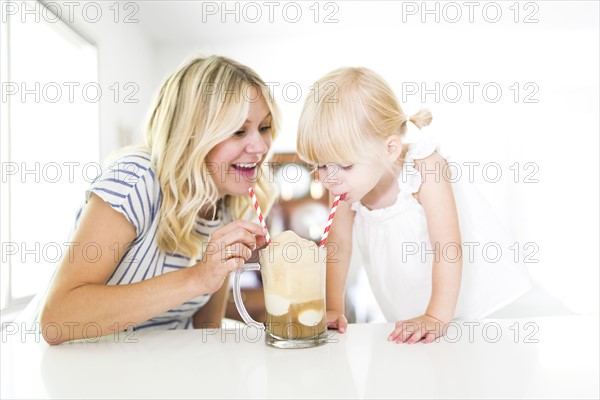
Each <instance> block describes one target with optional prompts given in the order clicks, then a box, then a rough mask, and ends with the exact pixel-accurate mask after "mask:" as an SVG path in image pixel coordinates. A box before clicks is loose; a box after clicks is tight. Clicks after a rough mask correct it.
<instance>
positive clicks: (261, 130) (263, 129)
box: [259, 125, 271, 133]
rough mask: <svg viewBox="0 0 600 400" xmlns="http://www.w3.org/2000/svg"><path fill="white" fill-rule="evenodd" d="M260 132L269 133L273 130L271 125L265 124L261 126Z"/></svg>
mask: <svg viewBox="0 0 600 400" xmlns="http://www.w3.org/2000/svg"><path fill="white" fill-rule="evenodd" d="M259 130H260V133H269V132H270V131H271V125H269V126H263V127H262V128H259Z"/></svg>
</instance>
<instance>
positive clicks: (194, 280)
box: [41, 194, 264, 344]
mask: <svg viewBox="0 0 600 400" xmlns="http://www.w3.org/2000/svg"><path fill="white" fill-rule="evenodd" d="M253 233H254V234H257V235H264V233H263V232H262V228H261V227H260V226H259V225H257V224H252V223H250V222H246V221H236V222H234V223H231V224H229V225H227V226H225V227H223V228H220V229H219V230H217V231H215V233H213V235H212V237H211V240H212V241H213V242H217V243H219V248H221V249H222V248H224V247H225V246H222V245H221V244H222V243H225V244H226V245H230V244H233V243H238V245H236V246H235V249H236V258H232V259H230V260H228V261H227V262H222V259H223V258H222V257H224V254H220V253H219V254H211V255H207V256H206V257H204V258H203V260H202V261H201V262H200V263H198V264H196V265H194V266H193V267H190V268H185V269H182V270H179V271H174V272H170V273H166V274H163V275H160V276H157V277H154V278H151V279H148V280H145V281H141V282H137V283H131V284H126V285H106V282H107V281H108V279H109V277H110V275H111V274H112V273H113V272H114V270H115V268H116V267H117V265H118V264H119V262H120V260H121V258H122V257H123V255H124V254H125V251H126V249H127V247H128V246H129V244H130V243H131V242H132V241H133V240H134V239H135V235H136V234H135V229H134V227H133V226H132V225H131V223H130V222H129V221H127V219H126V218H125V217H124V216H123V215H122V214H120V213H118V212H117V211H115V210H113V209H112V208H111V207H110V205H108V204H107V203H105V202H104V201H103V200H102V199H100V197H98V196H97V195H95V194H92V195H91V196H90V199H89V201H88V204H87V205H86V207H85V209H84V211H83V214H82V216H81V220H80V222H79V225H78V227H77V230H76V232H75V234H74V237H73V239H72V242H71V243H72V244H71V246H70V247H69V252H68V253H67V254H65V256H64V257H63V259H62V260H61V263H60V265H59V268H58V270H57V272H56V275H55V277H54V280H53V282H52V286H51V288H50V291H49V293H48V297H47V299H46V301H45V304H44V307H43V310H42V314H41V325H42V326H41V328H42V335H43V336H44V339H45V340H46V341H47V342H48V343H50V344H59V343H62V342H64V341H67V340H73V339H81V338H86V337H97V336H104V335H107V334H109V333H114V332H115V331H121V330H124V329H126V328H128V327H129V326H131V325H136V324H139V323H141V322H144V321H146V320H148V319H150V318H152V317H154V316H156V315H158V314H161V313H163V312H165V311H167V310H169V309H171V308H173V307H175V306H178V305H180V304H182V303H183V302H185V301H187V300H189V299H192V298H194V297H197V296H200V295H202V294H206V293H214V292H216V291H217V290H218V289H219V288H220V287H221V285H222V284H223V281H224V279H225V277H226V276H227V273H228V272H230V271H232V270H234V269H236V268H239V267H240V266H241V265H242V264H243V260H244V259H245V258H247V257H249V256H250V253H251V252H250V249H249V248H252V247H253V246H255V245H256V242H255V239H254V236H253V235H252V234H253ZM242 243H243V244H244V245H245V246H247V247H249V248H246V247H245V246H241V245H240V244H242ZM86 249H94V250H95V252H94V254H93V258H92V255H90V254H91V251H89V250H88V251H86ZM96 251H97V253H96ZM88 253H89V254H88ZM223 253H224V251H223ZM246 256H247V257H246ZM86 324H87V325H86ZM90 326H92V327H93V328H94V329H92V328H90ZM84 328H86V329H84Z"/></svg>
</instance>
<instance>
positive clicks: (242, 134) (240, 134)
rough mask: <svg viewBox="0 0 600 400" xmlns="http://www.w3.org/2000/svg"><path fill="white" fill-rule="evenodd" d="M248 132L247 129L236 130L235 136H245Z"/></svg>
mask: <svg viewBox="0 0 600 400" xmlns="http://www.w3.org/2000/svg"><path fill="white" fill-rule="evenodd" d="M245 134H246V131H236V132H234V133H233V136H244V135H245Z"/></svg>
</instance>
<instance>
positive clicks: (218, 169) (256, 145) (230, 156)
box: [206, 89, 272, 197]
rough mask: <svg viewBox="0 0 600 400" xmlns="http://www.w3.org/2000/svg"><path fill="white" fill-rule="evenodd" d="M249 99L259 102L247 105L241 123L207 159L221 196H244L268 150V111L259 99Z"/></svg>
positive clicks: (252, 184)
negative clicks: (245, 116)
mask: <svg viewBox="0 0 600 400" xmlns="http://www.w3.org/2000/svg"><path fill="white" fill-rule="evenodd" d="M253 90H256V89H253ZM256 94H257V93H253V95H256ZM252 98H254V99H256V98H258V100H257V101H254V102H251V103H250V109H249V111H248V116H247V118H246V121H245V122H244V124H243V125H242V126H241V127H240V128H239V129H238V130H237V131H236V132H234V133H232V137H231V138H229V139H226V140H225V141H223V142H221V143H219V144H218V145H216V146H215V147H214V148H213V149H212V150H211V151H210V152H209V153H208V155H207V157H206V163H207V168H208V171H209V174H210V175H211V176H212V178H213V181H214V182H215V185H216V186H217V189H218V191H219V196H221V197H222V196H225V195H231V196H241V195H245V194H247V192H248V188H250V187H251V186H254V183H255V182H256V180H257V179H258V170H259V167H260V164H261V163H262V162H263V161H264V158H265V156H266V155H267V152H268V151H269V148H270V147H271V141H272V139H271V119H272V118H271V113H270V110H269V108H268V107H267V103H266V102H265V100H264V99H263V98H262V96H261V97H252Z"/></svg>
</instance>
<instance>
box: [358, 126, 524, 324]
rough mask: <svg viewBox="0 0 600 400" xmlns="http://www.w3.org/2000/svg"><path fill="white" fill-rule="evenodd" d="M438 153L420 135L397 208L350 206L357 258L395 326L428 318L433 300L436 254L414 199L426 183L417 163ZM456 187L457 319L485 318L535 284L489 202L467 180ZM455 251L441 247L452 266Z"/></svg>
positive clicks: (405, 167)
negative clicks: (459, 261) (459, 255)
mask: <svg viewBox="0 0 600 400" xmlns="http://www.w3.org/2000/svg"><path fill="white" fill-rule="evenodd" d="M437 150H438V146H437V143H436V141H435V140H434V139H433V137H431V136H429V135H427V134H425V133H424V132H422V133H421V134H419V136H418V138H417V140H416V141H415V142H414V143H413V144H411V145H410V148H409V151H408V153H407V155H406V159H405V163H404V165H403V168H402V172H401V174H400V176H399V177H398V183H399V186H400V193H399V194H398V198H397V200H396V203H394V204H393V205H391V206H389V207H386V208H382V209H375V210H369V209H367V208H366V207H364V206H363V205H362V204H361V203H360V202H356V203H353V204H352V210H354V211H355V212H356V215H355V217H354V227H353V253H354V252H356V253H358V254H359V255H360V256H359V258H361V259H362V260H361V261H362V264H363V266H364V268H365V272H366V274H367V277H368V279H369V283H370V286H371V289H372V291H373V294H374V296H375V299H376V300H377V303H378V304H379V307H380V308H381V311H382V312H383V314H384V316H385V318H386V319H387V320H388V321H389V322H396V321H400V320H404V319H408V318H413V317H417V316H420V315H423V314H424V313H425V311H426V309H427V306H428V304H429V300H430V297H431V278H432V266H433V261H434V260H435V257H436V256H435V254H434V251H433V247H432V245H431V243H430V240H429V233H428V230H427V221H426V216H425V211H424V209H423V207H422V206H421V204H420V203H419V202H418V201H417V200H416V199H415V197H414V196H413V193H416V192H418V191H419V188H420V187H421V183H422V177H421V174H420V173H419V171H418V170H416V169H415V167H414V160H419V159H423V158H426V157H428V156H430V155H431V154H432V153H433V152H434V151H437ZM441 176H443V175H441ZM425 178H426V179H429V176H428V175H426V177H425ZM431 178H433V176H431ZM451 185H452V190H453V192H454V197H455V201H456V207H457V211H458V216H459V224H460V232H461V240H462V242H461V245H462V249H463V269H462V282H461V289H460V294H459V298H458V303H457V307H456V312H455V319H463V320H464V319H479V318H483V317H485V316H487V315H489V314H490V313H492V312H494V311H496V310H498V309H500V308H502V307H504V306H505V305H507V304H509V303H510V302H512V301H514V300H516V299H517V298H519V297H521V296H522V295H523V294H525V293H526V292H527V291H529V289H530V288H531V280H530V278H529V274H528V272H527V270H526V268H525V266H524V265H523V263H521V262H519V261H517V262H515V260H514V259H513V256H514V254H513V252H511V251H510V249H509V247H510V246H511V245H512V243H513V242H514V241H511V240H510V236H509V235H508V233H507V232H506V231H505V229H504V228H503V226H502V224H501V223H500V221H499V220H498V218H497V217H496V215H495V214H494V212H493V210H492V208H491V206H490V205H489V203H488V202H487V201H486V200H485V199H484V198H483V197H482V196H481V194H480V193H479V192H478V191H477V189H476V188H475V187H474V186H473V185H472V184H471V183H469V182H468V181H467V180H465V179H457V180H456V182H453V183H451ZM456 247H457V245H450V246H446V248H443V247H440V248H439V249H440V250H441V252H440V253H441V256H443V257H446V258H445V259H447V260H448V259H450V260H454V259H455V254H456ZM498 250H500V252H501V253H500V252H498ZM355 256H357V254H353V257H355Z"/></svg>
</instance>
